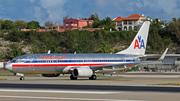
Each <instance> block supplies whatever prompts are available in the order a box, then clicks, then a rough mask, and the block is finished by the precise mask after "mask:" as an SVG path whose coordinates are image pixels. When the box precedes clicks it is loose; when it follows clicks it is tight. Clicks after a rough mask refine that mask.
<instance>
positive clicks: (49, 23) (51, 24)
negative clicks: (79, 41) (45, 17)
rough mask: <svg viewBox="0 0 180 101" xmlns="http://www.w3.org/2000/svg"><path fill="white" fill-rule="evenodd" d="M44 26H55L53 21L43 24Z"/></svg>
mask: <svg viewBox="0 0 180 101" xmlns="http://www.w3.org/2000/svg"><path fill="white" fill-rule="evenodd" d="M44 25H45V26H46V27H51V26H53V25H55V24H54V23H53V21H46V22H45V23H44Z"/></svg>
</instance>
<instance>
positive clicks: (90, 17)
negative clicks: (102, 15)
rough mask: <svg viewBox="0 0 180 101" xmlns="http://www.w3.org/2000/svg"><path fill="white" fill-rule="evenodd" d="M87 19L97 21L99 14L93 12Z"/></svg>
mask: <svg viewBox="0 0 180 101" xmlns="http://www.w3.org/2000/svg"><path fill="white" fill-rule="evenodd" d="M88 19H89V20H94V21H99V16H98V14H97V13H95V14H90V16H89V18H88Z"/></svg>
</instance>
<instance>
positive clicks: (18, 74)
mask: <svg viewBox="0 0 180 101" xmlns="http://www.w3.org/2000/svg"><path fill="white" fill-rule="evenodd" d="M14 75H16V76H20V79H19V80H24V74H21V73H14Z"/></svg>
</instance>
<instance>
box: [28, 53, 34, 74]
mask: <svg viewBox="0 0 180 101" xmlns="http://www.w3.org/2000/svg"><path fill="white" fill-rule="evenodd" d="M27 58H28V60H29V69H30V70H31V73H32V72H33V66H34V63H33V58H32V56H28V57H27Z"/></svg>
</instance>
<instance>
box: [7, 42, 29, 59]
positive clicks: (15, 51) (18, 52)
mask: <svg viewBox="0 0 180 101" xmlns="http://www.w3.org/2000/svg"><path fill="white" fill-rule="evenodd" d="M10 48H11V51H10V52H9V53H10V55H9V58H10V59H13V58H15V57H17V56H20V55H24V54H26V53H25V52H22V49H21V48H19V47H18V46H17V44H11V45H10Z"/></svg>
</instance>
